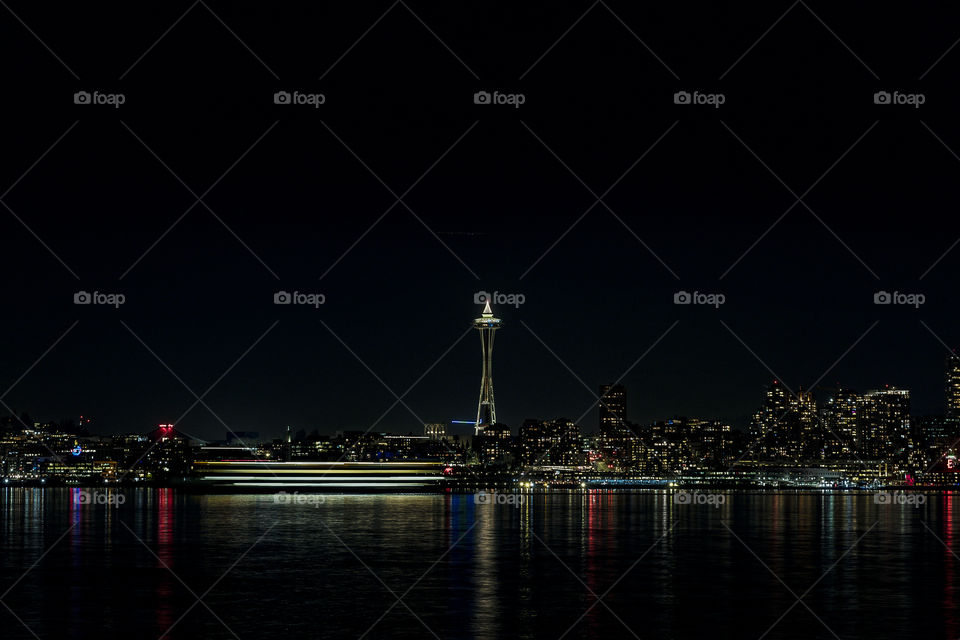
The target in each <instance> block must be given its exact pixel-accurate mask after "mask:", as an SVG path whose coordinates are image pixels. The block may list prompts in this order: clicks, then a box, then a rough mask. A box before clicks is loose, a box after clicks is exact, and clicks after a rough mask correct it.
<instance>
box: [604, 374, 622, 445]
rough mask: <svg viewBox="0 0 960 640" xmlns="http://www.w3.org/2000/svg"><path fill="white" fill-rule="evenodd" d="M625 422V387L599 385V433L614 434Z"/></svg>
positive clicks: (619, 385) (620, 385)
mask: <svg viewBox="0 0 960 640" xmlns="http://www.w3.org/2000/svg"><path fill="white" fill-rule="evenodd" d="M626 421H627V389H626V387H624V386H623V385H622V384H602V385H600V433H601V434H603V435H613V434H616V433H618V432H619V429H620V428H621V427H622V426H623V424H624V423H625V422H626Z"/></svg>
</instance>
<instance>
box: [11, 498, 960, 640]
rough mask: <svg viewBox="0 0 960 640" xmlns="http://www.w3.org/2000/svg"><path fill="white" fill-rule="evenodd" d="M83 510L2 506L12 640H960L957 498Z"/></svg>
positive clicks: (268, 502) (219, 501) (59, 504)
mask: <svg viewBox="0 0 960 640" xmlns="http://www.w3.org/2000/svg"><path fill="white" fill-rule="evenodd" d="M78 492H79V490H77V489H4V490H0V549H2V555H0V591H6V592H7V593H6V595H4V596H3V597H2V601H3V602H4V603H6V605H7V606H8V607H9V610H8V609H5V608H3V607H0V630H2V631H0V635H2V637H3V638H11V639H12V638H34V637H40V638H44V639H46V638H90V637H107V638H110V637H126V638H151V637H152V638H160V637H166V638H171V639H176V638H191V639H193V638H241V639H242V640H247V639H254V638H278V637H282V638H291V639H292V638H360V637H361V636H364V637H366V638H418V639H423V638H432V637H439V638H550V639H553V640H556V639H557V638H560V637H564V638H632V637H640V638H644V639H646V638H702V637H713V638H747V639H756V638H761V637H764V638H804V639H806V640H810V639H814V638H835V637H840V638H897V637H923V638H958V637H960V620H958V611H957V605H958V595H960V593H958V588H960V584H958V570H960V558H958V557H957V556H956V555H954V552H958V553H960V544H958V542H960V541H958V539H957V537H958V533H960V528H958V517H960V502H958V501H960V497H958V496H957V495H951V494H939V495H933V494H931V495H929V496H928V498H927V502H926V503H925V504H923V505H920V506H919V507H914V506H910V505H884V504H876V503H875V502H874V499H873V496H872V494H859V493H838V494H818V493H811V494H748V493H742V494H728V495H727V496H726V501H725V503H724V504H722V505H720V506H718V507H717V506H710V505H693V504H686V505H684V504H674V503H673V501H672V499H671V497H670V496H669V495H667V494H658V493H633V494H616V493H591V494H587V495H580V494H553V495H537V496H532V497H528V500H527V501H526V502H525V503H524V504H521V505H519V506H513V505H508V504H475V503H474V499H473V496H472V495H347V496H342V495H341V496H325V497H324V499H323V501H322V503H321V502H320V501H319V500H317V501H313V502H312V503H310V502H307V503H300V504H297V503H296V502H295V501H291V502H290V503H289V504H277V503H276V502H275V501H274V499H273V497H272V496H270V495H209V496H203V495H185V494H182V493H178V492H176V491H174V490H170V489H141V490H131V491H129V492H127V493H126V501H125V502H124V503H123V504H121V505H119V506H114V507H109V506H106V505H90V504H75V502H76V498H77V495H78ZM928 528H929V529H928ZM951 549H952V550H953V551H951ZM594 594H595V595H594ZM598 596H602V599H601V600H600V601H599V604H598V598H597V597H598ZM801 596H802V600H801V603H799V604H798V603H797V599H798V597H801ZM198 598H200V599H201V600H200V602H199V603H198ZM398 598H401V601H400V603H399V604H397V599H398ZM808 607H809V609H808ZM17 618H19V619H20V620H18V619H17ZM21 621H22V623H21ZM28 628H29V629H28ZM33 634H36V636H34V635H33ZM164 634H166V635H164ZM364 634H366V635H364Z"/></svg>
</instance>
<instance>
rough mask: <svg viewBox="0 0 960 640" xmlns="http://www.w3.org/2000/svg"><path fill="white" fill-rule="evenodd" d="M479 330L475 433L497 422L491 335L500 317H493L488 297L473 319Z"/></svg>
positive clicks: (498, 326) (474, 325)
mask: <svg viewBox="0 0 960 640" xmlns="http://www.w3.org/2000/svg"><path fill="white" fill-rule="evenodd" d="M473 327H474V328H475V329H476V330H477V331H479V332H480V348H481V350H482V351H483V372H482V374H481V376H480V403H479V404H478V405H477V424H476V434H475V435H480V434H481V433H482V432H483V430H484V429H485V428H487V427H489V426H490V425H494V424H496V423H497V409H496V406H495V405H494V403H493V336H494V332H495V331H496V330H497V329H499V328H500V318H494V317H493V310H492V309H491V308H490V300H489V297H488V299H487V304H486V305H485V306H484V307H483V312H482V313H481V314H480V317H479V318H477V319H476V320H474V321H473Z"/></svg>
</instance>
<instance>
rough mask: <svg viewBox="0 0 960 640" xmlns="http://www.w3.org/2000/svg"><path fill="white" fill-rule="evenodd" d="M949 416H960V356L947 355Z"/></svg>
mask: <svg viewBox="0 0 960 640" xmlns="http://www.w3.org/2000/svg"><path fill="white" fill-rule="evenodd" d="M946 377H947V380H946V382H947V384H946V392H947V416H949V417H951V418H960V356H958V355H957V354H955V353H952V354H950V356H948V357H947V376H946Z"/></svg>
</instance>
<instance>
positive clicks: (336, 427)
mask: <svg viewBox="0 0 960 640" xmlns="http://www.w3.org/2000/svg"><path fill="white" fill-rule="evenodd" d="M284 293H285V292H284ZM484 294H485V295H487V296H489V295H491V294H490V293H489V292H479V293H475V294H474V298H475V302H476V296H478V295H484ZM275 295H277V294H275ZM520 295H523V294H520ZM481 306H484V307H485V308H486V309H490V308H491V307H490V304H489V300H488V299H487V298H484V302H483V303H482V304H481ZM486 309H485V310H484V313H483V314H481V315H482V316H483V318H486V316H487V311H486ZM489 314H490V316H492V315H493V312H492V311H490V312H489ZM483 318H478V319H477V320H476V321H475V322H474V324H473V325H471V326H474V327H476V328H480V327H479V325H478V324H477V323H478V322H480V320H481V319H483ZM494 320H495V321H496V323H495V324H496V325H497V327H499V326H501V322H502V321H501V320H500V319H499V318H494ZM519 324H520V326H518V327H515V328H516V329H520V328H521V327H523V328H525V329H526V330H527V332H528V334H529V335H530V336H531V337H532V338H533V339H535V340H537V341H538V342H540V344H541V346H542V347H543V348H544V349H547V350H549V351H550V355H551V356H553V358H554V359H555V361H556V362H557V363H558V366H560V367H566V366H567V365H566V364H565V363H564V362H562V361H561V360H560V357H559V356H558V355H557V354H556V352H555V351H553V349H552V348H551V347H550V346H549V345H546V344H545V343H543V341H542V340H540V338H539V336H537V335H536V334H533V332H532V330H531V329H530V328H529V326H527V325H525V324H524V323H523V321H522V320H521V321H520V323H519ZM721 324H723V325H724V326H725V323H721ZM726 328H727V330H728V331H730V329H729V327H726ZM670 329H672V327H670ZM128 331H130V333H131V334H132V336H133V338H134V339H136V340H137V341H140V340H141V339H140V338H139V336H138V335H137V334H134V333H133V331H132V330H131V329H129V328H128ZM267 333H269V331H268V332H267ZM667 333H669V329H668V331H667V332H666V333H665V334H663V336H661V337H665V336H666V334H667ZM868 333H869V332H868ZM331 334H332V335H333V336H334V337H335V338H338V339H339V336H337V335H336V334H334V333H333V331H332V330H331ZM730 334H731V338H732V339H738V338H739V336H737V335H736V334H733V332H732V331H730ZM266 335H267V334H266V333H265V334H263V335H262V336H261V337H260V339H262V338H263V337H265V336H266ZM862 337H863V336H861V338H862ZM258 342H259V340H258ZM459 342H461V341H458V343H459ZM857 342H859V340H858V341H857ZM141 344H142V345H143V346H144V348H145V349H147V350H148V351H149V350H150V349H149V347H148V346H147V345H146V344H145V343H142V342H141ZM343 346H344V348H345V350H346V351H347V352H350V353H351V355H354V357H356V358H357V362H359V364H360V366H363V365H364V363H363V362H362V361H361V358H360V357H359V356H356V354H353V352H352V350H351V349H350V347H349V346H348V345H346V344H344V345H343ZM454 346H457V345H454ZM482 346H483V347H484V349H486V342H483V344H482ZM559 346H560V347H561V348H562V346H563V345H559ZM744 346H745V347H746V345H744ZM854 346H856V345H854ZM944 346H945V345H944ZM507 348H509V347H507ZM747 348H748V350H749V347H747ZM851 350H852V349H851ZM461 351H462V350H461ZM751 355H754V354H753V353H751ZM503 357H504V359H506V360H507V362H508V366H507V367H506V369H507V371H508V372H509V371H510V367H509V364H512V360H511V354H510V353H509V352H508V353H506V354H505V355H504V356H503ZM754 357H755V358H756V356H755V355H754ZM847 357H850V356H847ZM957 358H958V356H957V355H955V354H950V355H947V356H946V357H945V358H944V359H943V360H944V361H945V362H946V363H950V362H954V363H955V362H956V361H957ZM484 360H485V359H484ZM237 362H239V360H238V361H237ZM434 364H435V365H436V364H439V363H438V362H436V363H434ZM455 364H456V363H455ZM755 364H756V365H757V366H759V367H761V368H764V369H766V371H767V373H768V374H774V373H775V372H774V371H773V370H772V369H771V368H767V367H766V364H765V363H764V362H762V361H760V360H759V358H757V359H756V361H755ZM834 364H835V365H837V364H839V361H838V362H837V363H834ZM160 366H165V365H164V363H162V362H161V363H160ZM455 368H459V369H461V375H459V376H458V377H457V382H458V383H461V382H462V383H463V386H466V384H465V383H466V379H467V378H468V376H467V375H462V369H463V368H464V367H463V366H461V365H459V364H457V366H456V367H455ZM942 371H943V368H941V381H942V380H943V377H942V376H943V373H942ZM368 372H369V373H370V375H371V376H372V377H373V379H374V380H377V379H378V376H377V374H376V372H374V371H372V370H369V371H368ZM829 373H830V371H828V372H827V373H825V374H824V375H822V376H821V378H825V377H827V376H828V375H829ZM570 374H571V378H570V379H571V380H572V381H574V382H575V383H576V382H581V380H580V379H579V376H578V375H577V374H576V372H575V371H571V372H570ZM484 375H485V374H484ZM924 377H925V378H929V377H930V373H929V372H927V375H925V376H924ZM173 379H174V380H175V379H176V374H174V378H173ZM482 379H484V380H485V378H483V376H482ZM507 379H508V380H509V374H508V375H507ZM774 379H775V380H780V379H779V378H774ZM769 380H770V376H769V375H768V376H766V378H760V379H758V380H757V384H759V385H765V384H767V383H768V382H769ZM381 384H382V383H381ZM598 384H599V383H594V384H593V385H592V386H598ZM943 384H948V383H943ZM485 385H486V383H485V382H484V383H483V384H482V385H481V408H480V409H478V411H477V420H478V421H481V411H482V407H483V393H484V389H485ZM368 386H370V385H368ZM491 386H492V385H491ZM504 386H506V385H504ZM599 386H600V394H602V393H603V389H604V388H605V387H604V385H602V384H599ZM621 386H623V387H625V388H626V389H627V390H629V389H630V388H631V387H632V385H625V384H624V385H621ZM787 386H788V387H792V385H787ZM884 387H894V388H898V387H899V388H906V389H908V390H910V391H911V392H912V393H914V394H916V393H917V391H919V395H920V397H921V398H923V399H924V400H925V402H924V403H923V404H921V405H919V406H917V404H916V402H915V400H914V404H913V408H914V415H917V416H922V415H929V414H948V413H949V412H950V409H951V408H950V407H949V406H948V402H949V398H948V397H947V396H944V395H943V393H944V391H943V389H944V387H943V386H941V387H940V388H936V387H934V389H919V390H918V389H917V388H916V387H912V386H908V385H903V384H890V383H884V384H879V383H876V382H873V383H870V382H869V381H868V383H867V384H865V385H864V386H859V387H854V386H853V385H847V384H841V383H839V382H837V383H835V384H832V385H828V384H826V383H822V382H821V383H819V384H817V386H816V388H815V389H814V390H813V393H814V394H815V395H817V396H819V397H820V401H821V402H824V401H826V400H827V399H828V397H829V396H830V395H831V394H832V393H833V392H834V390H835V389H842V388H847V389H849V388H854V389H857V390H860V391H869V390H871V389H880V388H884ZM797 389H803V387H802V386H800V385H797ZM953 389H954V390H953V394H954V401H953V402H954V407H953V411H958V410H960V409H957V406H960V375H957V374H955V382H954V387H953ZM516 391H517V390H516V389H513V388H509V389H508V390H507V392H506V394H507V397H508V398H514V397H517V396H519V395H521V394H517V393H516ZM385 392H386V393H387V394H390V391H389V390H385ZM806 392H807V393H810V390H806ZM627 393H629V391H627ZM790 393H794V392H793V391H791V392H790ZM947 393H948V395H949V391H948V392H947ZM937 394H940V398H939V403H938V402H937ZM587 395H588V396H589V395H591V394H589V393H588V394H587ZM592 395H593V396H594V397H595V398H596V396H597V395H598V394H592ZM747 395H748V394H747V393H746V391H745V390H742V389H741V390H739V391H738V403H737V404H739V405H740V406H743V405H744V404H749V403H750V400H749V399H747V398H746V397H745V396H747ZM491 396H492V391H491ZM637 396H640V394H639V393H637V392H636V391H634V393H633V397H634V398H635V399H636V398H637ZM201 397H202V396H201ZM640 397H641V398H642V396H640ZM913 397H914V399H915V398H916V395H914V396H913ZM394 399H395V400H396V402H394V403H393V404H394V405H395V406H393V407H391V410H390V411H389V412H387V413H380V414H379V418H378V419H377V420H375V421H374V422H373V423H371V424H370V425H367V426H364V425H363V424H362V421H358V420H354V421H350V420H349V419H347V421H345V422H341V423H327V424H324V423H323V422H322V421H321V422H316V423H307V424H294V425H290V424H289V422H284V421H283V420H282V419H281V420H280V422H277V423H274V424H256V423H243V422H241V423H238V424H230V423H227V425H228V429H229V430H232V431H236V432H244V431H257V432H262V433H264V435H267V434H273V435H275V436H279V435H281V434H282V432H283V431H284V430H285V429H286V428H287V427H288V426H293V427H294V428H295V429H297V430H300V429H305V430H308V431H310V430H320V431H321V432H323V433H327V434H333V433H334V432H336V431H343V430H353V429H359V430H368V429H369V430H374V431H390V432H404V431H411V432H416V431H418V430H419V429H421V428H422V425H423V424H426V423H430V422H451V421H453V422H465V421H464V420H461V419H460V418H461V417H462V416H464V415H467V413H468V410H466V409H464V410H463V411H461V412H459V413H453V414H452V415H448V416H436V415H435V414H436V412H435V411H434V412H432V413H431V412H430V411H429V410H428V411H420V412H418V415H419V414H421V413H422V414H423V415H424V416H425V419H424V420H423V421H422V422H421V421H419V420H417V421H415V422H410V420H409V418H410V417H412V416H413V415H414V411H413V410H412V409H410V408H407V409H406V415H407V418H408V419H406V420H404V421H403V424H404V426H400V427H397V426H395V423H393V422H390V421H387V420H385V419H384V417H385V416H387V415H388V414H392V413H394V412H400V413H404V405H405V403H404V401H403V400H402V396H400V399H398V398H397V396H396V395H395V396H394ZM194 400H196V397H195V398H194ZM5 404H6V406H7V407H9V409H12V410H14V413H13V414H12V415H20V414H21V413H27V414H29V415H30V416H31V417H33V418H35V419H40V420H41V421H42V422H58V421H65V420H72V419H73V416H70V415H67V416H60V417H51V416H49V415H47V414H45V413H44V412H43V409H42V408H40V409H39V410H37V409H31V408H28V407H17V406H14V405H12V404H10V402H9V400H6V401H5ZM631 404H632V406H634V414H633V417H634V419H635V420H637V421H638V423H640V424H645V423H652V422H655V421H656V420H660V419H665V418H670V417H676V416H699V417H702V418H709V419H720V420H725V421H727V422H729V423H730V424H731V425H733V426H734V428H736V429H739V430H742V431H748V430H749V429H750V428H751V424H752V420H753V418H752V416H753V409H755V407H754V408H753V409H749V410H748V412H746V413H741V414H740V415H736V416H732V417H731V415H730V414H731V412H730V411H726V412H723V411H721V412H718V413H715V414H697V413H695V412H693V411H689V410H687V409H686V407H689V406H692V405H695V404H696V402H695V401H694V402H693V403H691V402H690V399H689V398H687V399H686V402H684V403H682V404H680V405H678V406H677V407H675V408H673V409H672V410H669V408H668V411H666V412H664V413H659V414H655V413H653V412H652V410H651V409H649V408H648V407H650V406H651V405H649V404H648V405H646V406H645V405H644V403H643V402H642V401H641V402H636V400H634V402H632V403H631ZM938 404H939V406H938ZM191 405H193V406H192V410H193V411H196V410H197V405H200V406H201V407H202V405H203V401H202V400H200V401H196V402H191ZM637 405H640V409H639V410H637ZM188 406H189V405H188ZM398 406H399V407H400V408H398ZM565 406H566V410H565V409H551V408H549V407H548V408H547V409H546V410H545V411H541V412H540V413H538V414H525V415H522V417H521V418H520V419H519V420H515V421H507V420H501V421H499V422H503V423H505V424H508V425H509V426H511V427H512V429H513V430H514V431H517V430H518V429H519V427H520V424H521V423H522V422H523V421H524V420H526V419H529V418H531V417H534V415H539V416H541V417H546V416H552V417H566V418H569V419H575V421H576V418H577V417H581V419H580V420H579V421H577V422H578V424H581V425H584V424H586V425H591V426H592V424H593V421H592V420H590V419H587V415H593V414H595V413H596V412H597V411H601V410H602V409H601V407H600V406H599V403H598V402H594V403H593V405H592V406H594V408H593V409H591V410H588V411H586V412H584V411H580V412H576V411H570V410H569V408H570V407H572V406H575V405H573V404H571V403H569V402H567V403H565ZM587 406H591V405H587ZM565 411H566V412H565ZM508 414H511V415H517V412H516V410H513V411H510V410H509V409H508ZM79 415H80V416H81V417H82V416H83V415H86V416H87V418H85V420H87V422H89V421H90V420H91V419H92V418H96V415H95V414H94V415H93V416H91V413H90V412H89V411H86V412H84V411H80V412H79ZM211 415H213V414H212V412H211ZM638 416H639V418H638ZM211 419H212V420H213V421H214V422H215V423H219V427H220V429H219V431H220V433H222V432H223V430H224V429H223V427H224V426H225V425H224V424H223V423H222V422H219V418H218V417H217V416H213V417H212V418H211ZM165 420H166V421H169V420H171V418H170V416H169V413H164V414H160V415H159V418H158V420H157V421H156V422H151V423H149V424H150V425H154V424H158V423H160V422H163V421H165ZM128 424H129V423H128ZM96 426H97V425H95V428H96ZM375 427H380V428H379V429H375ZM181 428H183V427H181ZM217 431H218V429H217V427H213V429H212V433H209V435H207V436H203V435H197V436H195V437H201V438H204V439H208V440H217V439H219V437H217V436H218V435H219V434H218V433H217ZM125 432H139V429H137V428H135V427H134V428H120V429H109V428H108V429H105V430H103V431H102V433H104V434H110V433H118V434H119V433H125Z"/></svg>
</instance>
